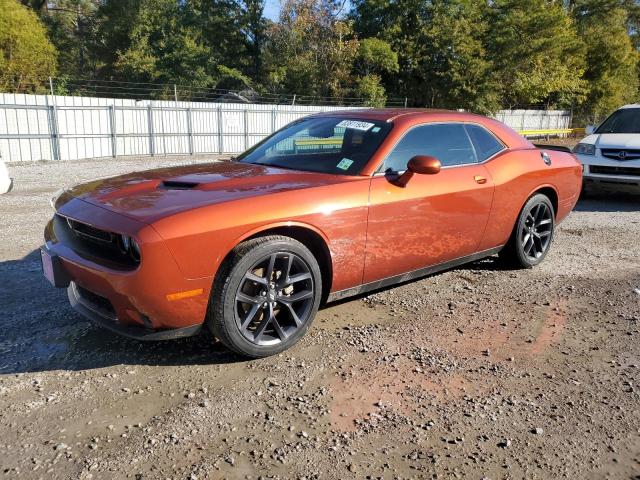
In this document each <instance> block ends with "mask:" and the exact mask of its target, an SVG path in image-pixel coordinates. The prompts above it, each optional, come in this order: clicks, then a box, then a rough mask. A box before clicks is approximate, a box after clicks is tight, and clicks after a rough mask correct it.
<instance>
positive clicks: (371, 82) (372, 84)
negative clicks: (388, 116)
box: [356, 74, 387, 107]
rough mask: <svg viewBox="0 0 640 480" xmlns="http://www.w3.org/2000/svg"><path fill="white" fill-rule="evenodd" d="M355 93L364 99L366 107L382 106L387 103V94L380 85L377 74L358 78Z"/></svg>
mask: <svg viewBox="0 0 640 480" xmlns="http://www.w3.org/2000/svg"><path fill="white" fill-rule="evenodd" d="M356 94H357V96H358V97H359V98H362V99H364V100H365V102H364V103H365V105H366V106H368V107H384V106H385V104H386V103H387V94H386V92H385V90H384V87H383V86H382V81H381V79H380V76H379V75H376V74H369V75H365V76H364V77H360V78H359V79H358V84H357V87H356Z"/></svg>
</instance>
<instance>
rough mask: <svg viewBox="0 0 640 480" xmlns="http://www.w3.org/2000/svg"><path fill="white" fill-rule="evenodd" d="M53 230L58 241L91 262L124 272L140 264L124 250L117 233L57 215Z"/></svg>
mask: <svg viewBox="0 0 640 480" xmlns="http://www.w3.org/2000/svg"><path fill="white" fill-rule="evenodd" d="M53 229H54V232H55V236H56V237H57V238H58V240H59V241H61V242H63V243H65V244H67V245H68V246H69V247H70V248H72V249H73V250H74V251H75V252H76V253H78V254H79V255H81V256H83V257H85V258H88V259H90V260H92V261H95V262H97V263H101V264H104V265H106V266H108V267H110V268H115V269H126V270H130V269H132V268H135V267H137V266H138V265H139V264H140V262H139V261H137V260H136V259H134V258H132V257H131V255H129V254H128V253H127V252H126V251H125V250H124V248H123V246H122V240H121V236H120V235H119V234H117V233H114V232H109V231H106V230H101V229H99V228H96V227H94V226H92V225H89V224H87V223H84V222H79V221H77V220H74V219H71V218H68V217H65V216H64V215H60V214H58V213H57V214H56V215H55V217H54V219H53Z"/></svg>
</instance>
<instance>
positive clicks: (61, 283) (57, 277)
mask: <svg viewBox="0 0 640 480" xmlns="http://www.w3.org/2000/svg"><path fill="white" fill-rule="evenodd" d="M40 261H41V263H42V274H43V275H44V276H45V278H46V279H47V280H48V281H49V283H50V284H51V285H53V286H54V287H56V288H67V287H68V286H69V283H70V282H71V279H70V278H69V275H68V274H67V272H66V271H65V269H64V266H63V265H62V262H61V261H60V257H59V256H58V255H56V254H55V253H51V252H50V251H49V249H47V248H46V247H41V248H40Z"/></svg>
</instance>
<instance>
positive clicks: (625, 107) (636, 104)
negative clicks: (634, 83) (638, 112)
mask: <svg viewBox="0 0 640 480" xmlns="http://www.w3.org/2000/svg"><path fill="white" fill-rule="evenodd" d="M627 108H640V103H630V104H629V105H623V106H622V107H620V108H619V109H618V110H625V109H627Z"/></svg>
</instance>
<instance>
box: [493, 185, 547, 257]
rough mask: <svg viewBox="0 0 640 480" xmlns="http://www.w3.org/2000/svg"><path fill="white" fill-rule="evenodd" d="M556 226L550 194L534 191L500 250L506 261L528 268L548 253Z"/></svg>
mask: <svg viewBox="0 0 640 480" xmlns="http://www.w3.org/2000/svg"><path fill="white" fill-rule="evenodd" d="M554 229H555V210H554V208H553V204H552V203H551V200H549V197H547V196H546V195H544V194H542V193H537V194H535V195H533V196H532V197H531V198H529V200H527V202H526V203H525V204H524V207H522V210H521V211H520V215H519V216H518V220H517V221H516V224H515V226H514V228H513V233H512V235H511V238H510V239H509V242H508V243H507V244H506V245H505V247H504V249H503V250H502V251H501V252H500V258H501V259H502V260H504V262H505V264H506V265H508V266H510V267H516V268H531V267H534V266H536V265H538V264H539V263H540V262H542V261H543V260H544V258H545V257H546V256H547V253H549V249H550V247H551V242H552V240H553V232H554Z"/></svg>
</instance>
